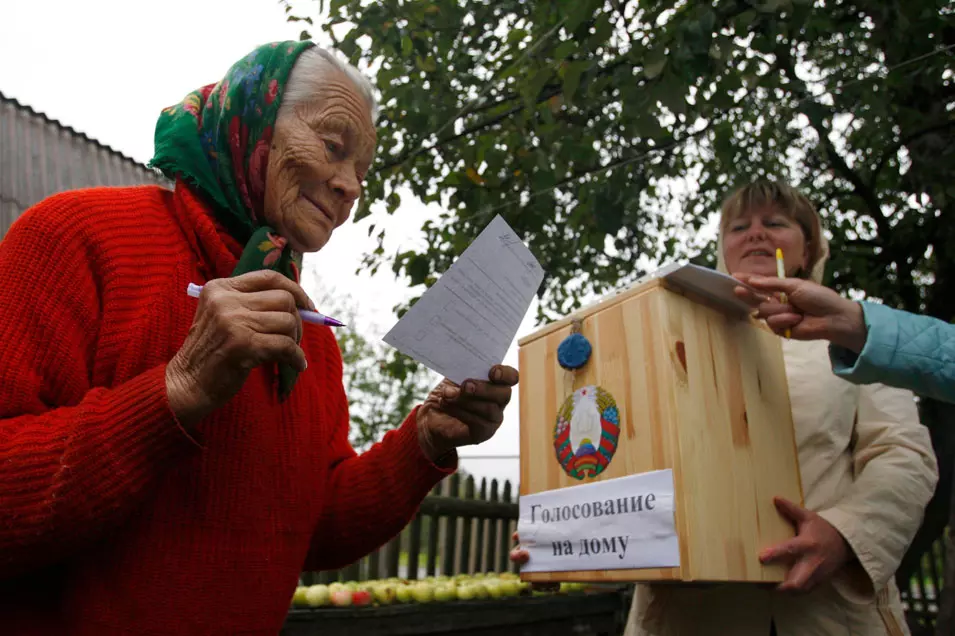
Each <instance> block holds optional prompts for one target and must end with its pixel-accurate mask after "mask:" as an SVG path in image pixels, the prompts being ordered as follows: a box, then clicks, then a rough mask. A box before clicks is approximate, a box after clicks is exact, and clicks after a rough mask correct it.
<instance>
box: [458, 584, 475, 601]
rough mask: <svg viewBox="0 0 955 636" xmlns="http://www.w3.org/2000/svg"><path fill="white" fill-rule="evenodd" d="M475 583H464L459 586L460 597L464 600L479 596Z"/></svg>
mask: <svg viewBox="0 0 955 636" xmlns="http://www.w3.org/2000/svg"><path fill="white" fill-rule="evenodd" d="M475 587H476V586H475V585H474V584H473V583H464V584H462V585H459V586H458V599H459V600H462V601H470V600H473V599H475V598H477V590H476V589H475Z"/></svg>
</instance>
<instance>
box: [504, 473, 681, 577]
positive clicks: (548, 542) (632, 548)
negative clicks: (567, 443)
mask: <svg viewBox="0 0 955 636" xmlns="http://www.w3.org/2000/svg"><path fill="white" fill-rule="evenodd" d="M519 501H520V519H519V521H518V524H517V532H518V534H519V536H520V542H521V547H522V548H525V549H526V550H527V551H528V553H529V554H530V560H529V561H528V562H527V564H526V565H525V566H523V567H522V568H521V571H523V572H567V571H573V570H629V569H641V568H669V567H679V565H680V544H679V540H678V538H677V534H676V527H675V524H674V519H673V471H671V470H658V471H653V472H649V473H642V474H639V475H630V476H627V477H620V478H617V479H609V480H607V481H600V482H594V483H591V484H584V485H582V486H571V487H569V488H561V489H558V490H547V491H544V492H539V493H535V494H532V495H522V496H521V498H520V500H519Z"/></svg>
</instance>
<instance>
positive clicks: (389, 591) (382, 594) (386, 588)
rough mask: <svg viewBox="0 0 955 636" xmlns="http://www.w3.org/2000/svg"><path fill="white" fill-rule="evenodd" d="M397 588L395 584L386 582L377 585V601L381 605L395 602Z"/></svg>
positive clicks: (375, 594)
mask: <svg viewBox="0 0 955 636" xmlns="http://www.w3.org/2000/svg"><path fill="white" fill-rule="evenodd" d="M395 596H396V590H395V586H394V585H390V584H387V583H386V584H384V585H377V586H375V590H374V597H375V602H377V603H378V604H379V605H391V604H392V603H394V602H395Z"/></svg>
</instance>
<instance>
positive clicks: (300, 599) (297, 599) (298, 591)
mask: <svg viewBox="0 0 955 636" xmlns="http://www.w3.org/2000/svg"><path fill="white" fill-rule="evenodd" d="M307 590H308V588H307V587H305V586H304V585H299V586H298V587H296V588H295V593H294V594H292V605H293V606H295V607H305V606H306V605H307V604H308V603H306V602H305V592H306V591H307Z"/></svg>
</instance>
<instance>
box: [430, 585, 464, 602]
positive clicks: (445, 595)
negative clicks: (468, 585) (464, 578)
mask: <svg viewBox="0 0 955 636" xmlns="http://www.w3.org/2000/svg"><path fill="white" fill-rule="evenodd" d="M457 598H458V594H457V590H455V588H454V586H453V585H449V584H447V583H444V584H442V585H438V586H437V587H436V588H434V600H436V601H439V602H442V603H446V602H448V601H453V600H456V599H457Z"/></svg>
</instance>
